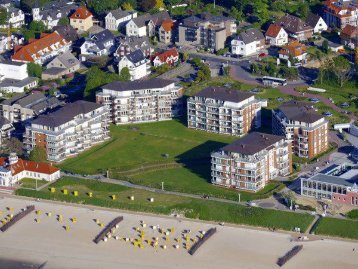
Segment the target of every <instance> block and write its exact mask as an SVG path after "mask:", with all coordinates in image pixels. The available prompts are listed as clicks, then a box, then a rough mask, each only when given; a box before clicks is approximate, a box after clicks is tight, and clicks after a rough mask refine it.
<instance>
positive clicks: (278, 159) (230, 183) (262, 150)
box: [211, 132, 292, 192]
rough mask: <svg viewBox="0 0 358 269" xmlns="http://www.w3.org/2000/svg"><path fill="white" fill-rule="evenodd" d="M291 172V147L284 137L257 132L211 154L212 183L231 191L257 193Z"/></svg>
mask: <svg viewBox="0 0 358 269" xmlns="http://www.w3.org/2000/svg"><path fill="white" fill-rule="evenodd" d="M291 172H292V153H291V145H290V142H287V141H286V140H285V137H284V136H277V135H271V134H264V133H259V132H253V133H250V134H248V135H247V136H245V137H243V138H241V139H239V140H237V141H235V142H233V143H231V144H229V145H227V146H224V147H223V148H221V149H220V150H218V151H216V152H213V153H212V154H211V182H212V183H213V184H215V185H220V186H223V187H227V188H235V189H238V190H248V191H254V192H256V191H258V190H260V189H262V188H264V187H265V186H266V184H267V182H268V181H269V180H272V179H274V178H276V177H277V176H287V175H288V174H290V173H291Z"/></svg>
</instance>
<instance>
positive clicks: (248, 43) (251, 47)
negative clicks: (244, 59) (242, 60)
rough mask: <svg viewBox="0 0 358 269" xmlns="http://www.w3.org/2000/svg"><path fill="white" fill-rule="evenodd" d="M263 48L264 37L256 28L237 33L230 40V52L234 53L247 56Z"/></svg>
mask: <svg viewBox="0 0 358 269" xmlns="http://www.w3.org/2000/svg"><path fill="white" fill-rule="evenodd" d="M264 48H265V37H264V35H263V34H262V33H261V31H260V30H258V29H256V28H252V29H248V30H246V31H244V32H241V33H240V34H238V35H237V36H236V37H235V38H233V40H232V41H231V52H232V54H235V55H242V56H248V55H252V54H255V53H259V52H260V51H261V50H262V49H264Z"/></svg>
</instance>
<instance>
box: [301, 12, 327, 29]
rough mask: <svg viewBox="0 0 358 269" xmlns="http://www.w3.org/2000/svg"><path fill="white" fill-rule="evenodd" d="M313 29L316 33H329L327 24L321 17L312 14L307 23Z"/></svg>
mask: <svg viewBox="0 0 358 269" xmlns="http://www.w3.org/2000/svg"><path fill="white" fill-rule="evenodd" d="M306 22H307V23H308V24H309V25H310V26H312V28H313V32H314V33H322V32H323V31H327V29H328V26H327V23H326V22H325V21H324V20H323V19H322V17H321V16H319V15H316V14H312V13H310V14H309V15H308V17H307V21H306Z"/></svg>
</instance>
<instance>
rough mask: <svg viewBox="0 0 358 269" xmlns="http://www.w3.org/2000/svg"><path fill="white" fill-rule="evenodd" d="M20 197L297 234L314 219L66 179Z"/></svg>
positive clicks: (306, 215)
mask: <svg viewBox="0 0 358 269" xmlns="http://www.w3.org/2000/svg"><path fill="white" fill-rule="evenodd" d="M51 187H54V188H56V192H55V193H51V192H50V188H51ZM63 189H67V190H68V191H69V194H67V195H64V194H63V192H62V191H61V190H63ZM73 191H78V192H79V195H78V196H74V195H73V193H72V192H73ZM88 192H92V194H93V197H89V195H88ZM113 194H115V195H116V200H113V199H112V198H111V195H113ZM17 195H22V196H28V197H38V198H41V199H48V200H57V201H66V202H72V203H80V204H91V205H96V206H102V207H109V208H120V209H128V210H133V211H138V212H151V213H159V214H165V215H169V214H171V213H180V214H183V215H184V216H185V217H187V218H193V219H200V220H208V221H216V222H229V223H236V224H245V225H251V226H259V227H267V228H268V227H270V228H272V227H275V228H277V229H282V230H288V231H290V230H293V229H294V227H300V228H301V229H302V230H305V229H307V227H308V226H309V224H310V223H311V222H312V221H313V219H314V218H313V216H310V215H308V214H299V213H294V212H282V211H278V210H269V209H262V208H256V207H246V206H242V205H236V204H229V203H222V202H216V201H210V200H202V199H193V198H188V197H181V196H175V195H167V194H159V193H153V192H148V191H144V190H138V189H131V188H128V187H124V186H119V185H115V184H108V183H100V182H96V181H91V180H84V179H74V178H69V177H66V178H62V179H60V180H58V181H57V182H55V183H53V184H52V185H50V186H49V188H45V189H42V190H41V191H35V190H26V189H18V190H17ZM130 196H134V201H132V200H130V199H129V197H130ZM151 197H152V198H154V202H153V203H152V202H149V200H148V199H149V198H151Z"/></svg>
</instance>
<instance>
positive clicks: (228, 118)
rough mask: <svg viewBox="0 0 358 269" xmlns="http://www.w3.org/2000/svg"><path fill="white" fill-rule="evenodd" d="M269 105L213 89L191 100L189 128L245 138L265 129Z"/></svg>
mask: <svg viewBox="0 0 358 269" xmlns="http://www.w3.org/2000/svg"><path fill="white" fill-rule="evenodd" d="M266 105H267V101H263V100H258V99H256V98H255V95H254V94H252V93H248V92H240V91H238V90H232V89H228V88H223V87H209V88H206V89H204V90H202V91H200V92H199V93H197V94H195V95H194V96H192V97H189V98H188V104H187V109H188V113H187V115H188V128H193V129H198V130H204V131H208V132H214V133H219V134H229V135H235V136H242V135H244V134H246V133H248V132H249V131H251V130H252V129H253V128H259V127H260V126H261V107H263V106H266Z"/></svg>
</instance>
